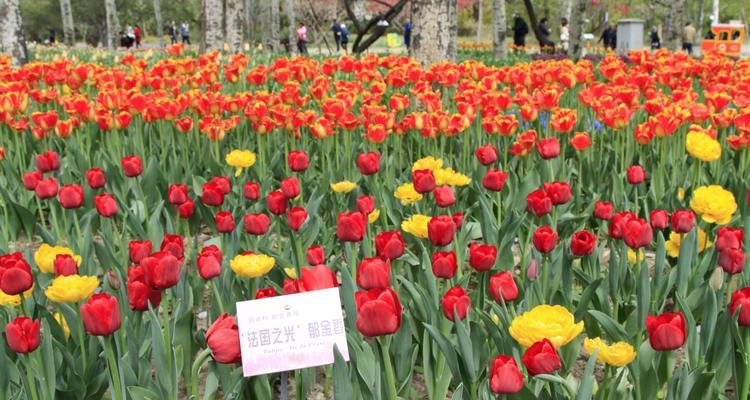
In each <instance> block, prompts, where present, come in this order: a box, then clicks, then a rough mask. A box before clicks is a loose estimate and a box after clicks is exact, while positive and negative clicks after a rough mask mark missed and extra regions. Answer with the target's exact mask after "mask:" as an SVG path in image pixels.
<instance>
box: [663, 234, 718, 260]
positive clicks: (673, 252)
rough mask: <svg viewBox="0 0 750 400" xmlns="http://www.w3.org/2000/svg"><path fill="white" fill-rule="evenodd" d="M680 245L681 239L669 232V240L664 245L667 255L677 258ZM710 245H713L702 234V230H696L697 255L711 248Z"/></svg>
mask: <svg viewBox="0 0 750 400" xmlns="http://www.w3.org/2000/svg"><path fill="white" fill-rule="evenodd" d="M681 244H682V239H681V238H680V235H679V234H678V233H674V232H671V233H670V234H669V240H668V241H667V242H666V243H665V244H664V246H665V247H666V249H667V254H669V256H670V257H675V258H676V257H679V255H680V245H681ZM711 245H713V243H712V242H711V241H710V240H708V239H707V238H706V232H704V231H703V229H701V228H698V253H702V252H703V250H705V249H707V248H709V247H711Z"/></svg>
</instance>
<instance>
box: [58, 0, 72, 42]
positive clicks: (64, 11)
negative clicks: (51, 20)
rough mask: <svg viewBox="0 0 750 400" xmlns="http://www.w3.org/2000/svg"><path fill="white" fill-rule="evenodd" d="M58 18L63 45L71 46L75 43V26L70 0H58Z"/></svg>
mask: <svg viewBox="0 0 750 400" xmlns="http://www.w3.org/2000/svg"><path fill="white" fill-rule="evenodd" d="M60 16H61V17H62V24H63V43H65V44H66V45H68V46H72V45H73V44H74V43H75V24H74V23H73V7H71V5H70V0H60Z"/></svg>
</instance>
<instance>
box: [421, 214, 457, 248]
mask: <svg viewBox="0 0 750 400" xmlns="http://www.w3.org/2000/svg"><path fill="white" fill-rule="evenodd" d="M455 235H456V225H455V224H454V223H453V218H451V217H450V216H448V215H439V216H437V217H434V218H432V219H431V220H430V222H428V223H427V236H428V237H429V239H430V242H432V244H434V245H435V246H447V245H449V244H450V243H451V242H452V241H453V236H455Z"/></svg>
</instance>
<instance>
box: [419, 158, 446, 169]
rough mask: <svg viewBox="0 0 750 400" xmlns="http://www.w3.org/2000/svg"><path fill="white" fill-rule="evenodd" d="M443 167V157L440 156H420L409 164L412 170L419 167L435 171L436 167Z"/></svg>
mask: <svg viewBox="0 0 750 400" xmlns="http://www.w3.org/2000/svg"><path fill="white" fill-rule="evenodd" d="M442 167H443V159H442V158H435V157H433V156H427V157H424V158H420V159H419V160H417V161H414V164H412V166H411V170H412V171H417V170H420V169H429V170H430V171H435V170H436V169H440V168H442Z"/></svg>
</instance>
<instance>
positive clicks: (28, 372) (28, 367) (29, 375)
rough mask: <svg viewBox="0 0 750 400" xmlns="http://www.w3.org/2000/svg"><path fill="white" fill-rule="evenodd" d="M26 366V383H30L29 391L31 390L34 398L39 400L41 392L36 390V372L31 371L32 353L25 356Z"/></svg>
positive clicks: (33, 399)
mask: <svg viewBox="0 0 750 400" xmlns="http://www.w3.org/2000/svg"><path fill="white" fill-rule="evenodd" d="M24 361H26V362H25V363H24V364H26V365H25V366H24V367H25V369H26V385H28V389H29V392H31V398H32V400H39V394H38V393H37V391H36V380H35V379H34V373H33V372H32V371H31V355H29V354H26V356H25V357H24Z"/></svg>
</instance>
